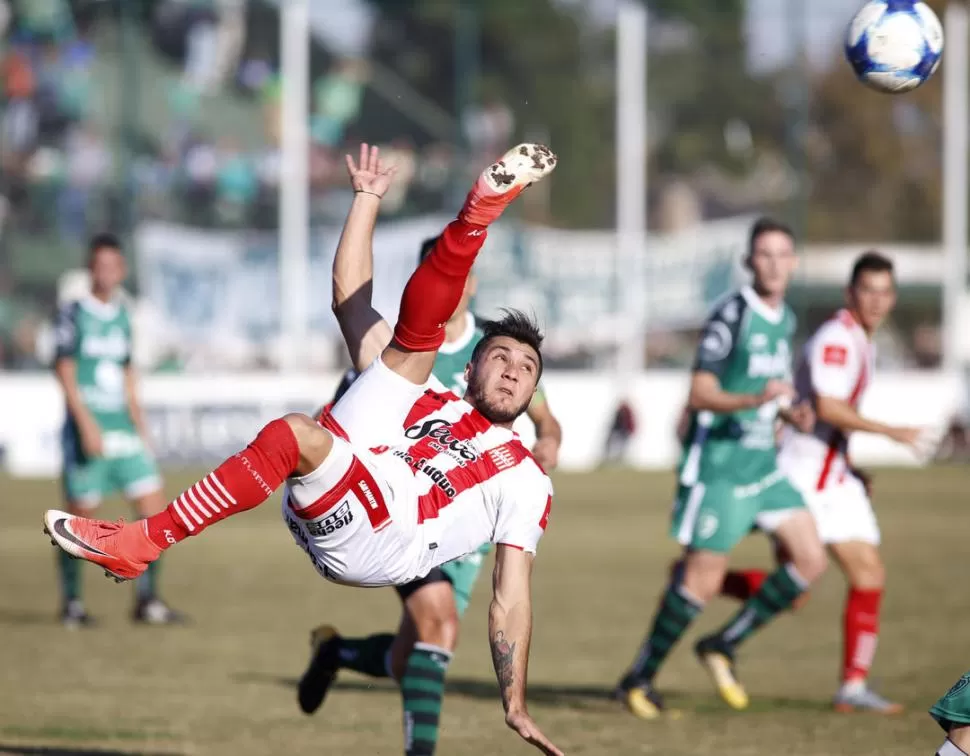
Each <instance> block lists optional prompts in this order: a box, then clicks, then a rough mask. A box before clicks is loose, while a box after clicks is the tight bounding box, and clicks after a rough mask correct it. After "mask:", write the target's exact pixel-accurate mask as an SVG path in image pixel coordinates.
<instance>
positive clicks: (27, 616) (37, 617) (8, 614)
mask: <svg viewBox="0 0 970 756" xmlns="http://www.w3.org/2000/svg"><path fill="white" fill-rule="evenodd" d="M56 622H57V615H56V614H54V612H24V611H18V610H16V609H0V625H54V624H55V623H56ZM0 753H3V752H2V751H0Z"/></svg>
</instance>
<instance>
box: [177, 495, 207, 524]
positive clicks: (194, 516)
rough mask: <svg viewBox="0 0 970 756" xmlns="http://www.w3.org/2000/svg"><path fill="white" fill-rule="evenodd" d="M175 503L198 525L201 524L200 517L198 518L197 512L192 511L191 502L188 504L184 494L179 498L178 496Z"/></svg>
mask: <svg viewBox="0 0 970 756" xmlns="http://www.w3.org/2000/svg"><path fill="white" fill-rule="evenodd" d="M176 501H177V502H178V503H179V504H181V505H182V508H183V509H185V511H186V512H188V513H189V514H190V515H192V519H193V520H195V521H196V522H197V523H199V525H201V524H202V517H200V516H199V513H198V512H196V511H195V510H194V509H192V504H191V502H189V500H188V499H186V498H185V494H182V495H181V496H179V497H178V499H176Z"/></svg>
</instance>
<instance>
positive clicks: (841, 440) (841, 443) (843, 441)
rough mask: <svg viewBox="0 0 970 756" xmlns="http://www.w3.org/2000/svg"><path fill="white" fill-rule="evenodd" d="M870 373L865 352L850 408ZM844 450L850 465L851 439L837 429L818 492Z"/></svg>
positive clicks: (826, 456)
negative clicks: (840, 451) (841, 450)
mask: <svg viewBox="0 0 970 756" xmlns="http://www.w3.org/2000/svg"><path fill="white" fill-rule="evenodd" d="M841 312H846V311H845V310H842V311H841ZM841 312H840V315H841ZM848 317H849V319H850V320H851V321H852V324H853V325H854V324H855V320H854V319H852V316H851V315H849V316H848ZM826 348H827V347H826ZM868 373H869V355H868V354H867V353H865V352H864V353H863V360H862V367H861V369H860V370H859V378H858V380H857V381H856V384H855V387H854V388H853V389H852V395H851V396H850V397H849V405H850V406H852V407H855V406H856V404H857V403H858V401H859V397H860V396H861V395H862V390H863V389H864V388H865V386H866V380H867V378H868ZM842 448H844V449H845V454H846V464H848V448H849V439H848V438H847V437H846V435H845V434H844V433H843V432H842V431H840V430H838V429H836V430H834V431H832V435H831V436H830V437H829V448H828V451H826V452H825V461H824V462H823V463H822V472H821V473H819V476H818V481H817V482H816V483H815V490H816V491H821V490H823V489H824V488H825V486H826V484H827V483H828V480H829V475H831V473H832V465H833V464H834V463H835V458H836V457H837V456H838V454H839V450H840V449H842ZM843 480H845V470H843V471H842V475H841V476H840V477H839V482H840V483H841V482H842V481H843Z"/></svg>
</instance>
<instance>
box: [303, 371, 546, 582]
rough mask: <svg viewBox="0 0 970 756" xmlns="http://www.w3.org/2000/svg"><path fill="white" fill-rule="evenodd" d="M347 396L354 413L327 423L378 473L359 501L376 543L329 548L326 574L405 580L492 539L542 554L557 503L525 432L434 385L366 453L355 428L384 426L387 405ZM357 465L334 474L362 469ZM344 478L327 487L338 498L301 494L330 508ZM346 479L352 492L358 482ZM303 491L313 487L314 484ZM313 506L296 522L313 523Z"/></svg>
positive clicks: (324, 552) (326, 418)
mask: <svg viewBox="0 0 970 756" xmlns="http://www.w3.org/2000/svg"><path fill="white" fill-rule="evenodd" d="M365 375H366V374H365ZM371 377H375V376H371ZM376 377H377V378H380V376H379V375H378V376H376ZM361 380H363V378H361ZM389 387H391V388H393V383H392V384H389ZM347 397H349V401H351V402H354V403H355V405H356V406H354V407H352V408H351V409H353V410H355V411H354V412H351V411H350V410H348V408H347V405H343V407H341V405H340V404H338V405H336V407H335V409H334V412H333V414H332V415H331V414H330V412H329V410H324V412H323V414H322V415H321V417H320V422H321V424H322V425H323V426H324V427H325V428H327V429H328V430H330V431H331V432H332V433H334V435H335V436H337V437H338V438H340V439H343V440H346V441H349V446H348V447H347V453H348V454H349V453H350V451H352V453H353V455H355V456H356V457H357V458H358V459H359V461H360V464H362V465H363V466H364V467H365V468H367V469H369V470H371V471H372V473H373V475H372V478H370V481H371V482H369V483H368V485H367V489H368V490H367V492H365V496H364V497H363V498H361V497H357V498H358V500H359V502H360V503H361V504H365V503H369V506H368V507H366V509H367V516H368V518H369V519H370V525H371V526H372V529H373V533H374V534H375V537H374V538H372V537H370V536H368V535H367V533H366V532H361V533H360V534H359V535H360V536H361V538H362V540H361V539H358V538H353V539H350V540H348V541H347V542H346V543H345V544H343V545H342V546H341V547H340V548H339V549H336V550H335V549H334V548H333V546H331V545H324V544H323V542H321V543H320V544H319V547H320V551H321V558H322V560H323V563H324V564H329V566H330V573H325V574H327V576H328V577H335V578H337V579H347V580H349V581H350V582H356V583H357V584H367V585H375V584H386V583H398V584H400V583H403V582H408V581H410V580H413V579H414V578H416V577H420V576H423V575H426V574H427V573H428V572H429V571H430V570H431V569H432V568H434V567H436V566H438V565H440V564H444V563H445V562H448V561H451V560H452V559H457V558H458V557H461V556H464V555H466V554H469V553H472V552H474V551H476V550H477V549H478V548H479V547H481V545H482V544H484V543H489V542H492V543H497V544H505V545H508V546H513V547H515V548H518V549H522V550H523V551H527V552H530V553H535V551H536V546H537V544H538V542H539V538H540V537H541V536H542V534H543V532H544V530H545V528H546V524H547V522H548V519H549V512H550V509H551V507H552V481H550V479H549V477H548V476H547V475H546V474H545V472H543V470H542V468H540V467H539V465H538V463H537V462H536V461H535V459H534V458H533V456H532V454H531V453H530V452H529V450H528V449H526V447H525V446H524V445H523V443H522V441H521V440H520V439H519V436H518V434H517V433H515V432H514V431H512V430H510V429H508V428H502V427H499V426H496V425H493V424H492V423H491V422H490V421H489V420H487V419H486V418H485V417H484V416H483V415H482V414H481V413H480V412H478V411H477V410H476V409H475V408H474V407H472V405H471V404H469V403H468V402H466V401H464V400H463V399H460V398H459V397H457V396H456V395H455V394H452V393H450V392H447V391H444V390H440V391H439V390H434V389H429V390H427V391H423V392H422V393H420V394H419V395H418V398H417V401H413V400H412V403H411V404H409V405H406V407H410V411H408V412H407V415H406V417H405V418H404V422H403V424H402V423H401V422H400V419H398V425H397V426H396V427H395V428H394V429H393V431H392V430H391V429H389V428H387V427H386V426H385V429H384V431H383V432H382V433H381V434H380V442H381V445H379V446H373V445H371V444H367V442H366V441H364V443H365V444H367V446H369V447H370V448H362V447H361V445H360V443H359V441H355V436H358V437H359V438H360V441H363V440H364V438H363V436H364V434H363V433H355V432H354V427H357V428H361V427H372V424H371V423H368V415H370V418H371V420H373V422H374V423H378V422H381V420H378V417H379V416H380V413H381V410H382V405H381V403H378V402H373V401H371V402H370V404H369V405H368V404H365V403H364V402H362V401H358V399H359V398H360V397H355V396H351V395H350V392H348V394H347ZM341 401H347V399H344V400H341ZM384 407H386V405H384ZM406 407H405V409H406ZM341 410H343V411H342V412H341ZM341 415H342V417H341V420H344V421H347V420H352V423H350V424H349V427H346V428H344V427H343V426H342V425H341V424H340V420H338V419H337V418H338V417H339V416H341ZM400 417H401V415H398V418H400ZM384 422H386V418H385V419H384ZM389 431H390V432H389ZM372 438H373V437H372ZM336 451H337V452H339V453H342V449H338V450H336ZM332 454H333V453H332ZM349 459H350V458H349V457H348V461H347V462H346V463H341V465H340V467H339V468H338V469H337V470H335V471H334V474H336V475H344V472H343V470H344V468H347V469H348V470H353V469H355V468H354V467H353V464H352V463H351V462H350V461H349ZM355 474H356V473H354V472H347V473H346V475H349V476H351V477H353V475H355ZM346 475H345V477H346ZM320 482H321V483H322V482H323V481H320ZM344 482H345V481H344V480H343V479H341V480H340V482H337V481H333V482H331V483H328V484H327V487H328V488H329V487H330V486H333V490H332V493H327V494H323V492H322V491H320V492H317V491H307V492H305V493H303V494H302V495H301V496H300V498H305V499H306V500H309V501H313V500H315V499H316V497H317V496H318V494H320V495H322V496H323V500H321V505H322V506H323V508H324V509H326V510H327V512H330V511H331V509H330V508H331V506H332V505H333V503H334V502H336V501H338V500H339V499H340V497H341V496H342V495H343V493H345V491H343V488H344V486H343V484H344ZM346 482H347V484H348V485H349V487H350V488H351V489H353V488H354V483H353V482H352V481H351V480H349V479H348V480H347V481H346ZM302 485H303V486H304V487H309V488H315V487H316V481H310V480H307V481H306V482H305V483H303V484H302ZM375 497H376V498H375ZM315 508H316V507H310V508H308V509H307V510H304V511H303V512H302V513H300V514H299V515H298V516H299V517H301V518H306V517H315V516H316V515H317V512H316V511H315ZM380 512H383V514H382V515H381V514H379V513H380ZM321 513H322V510H321ZM375 518H376V519H375ZM298 527H299V526H298ZM367 530H368V531H370V530H371V528H368V529H367ZM375 538H376V540H375ZM370 541H374V543H370ZM327 560H329V562H328V561H327Z"/></svg>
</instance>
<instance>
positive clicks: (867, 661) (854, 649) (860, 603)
mask: <svg viewBox="0 0 970 756" xmlns="http://www.w3.org/2000/svg"><path fill="white" fill-rule="evenodd" d="M881 603H882V590H881V589H878V590H874V591H864V590H861V589H859V588H850V589H849V595H848V596H847V597H846V600H845V616H844V617H843V620H844V622H845V624H844V626H843V636H844V637H843V647H842V649H843V655H842V681H843V682H849V681H850V680H865V679H866V678H867V677H868V676H869V667H871V666H872V659H873V657H874V656H875V655H876V643H877V641H878V640H879V605H880V604H881Z"/></svg>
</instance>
